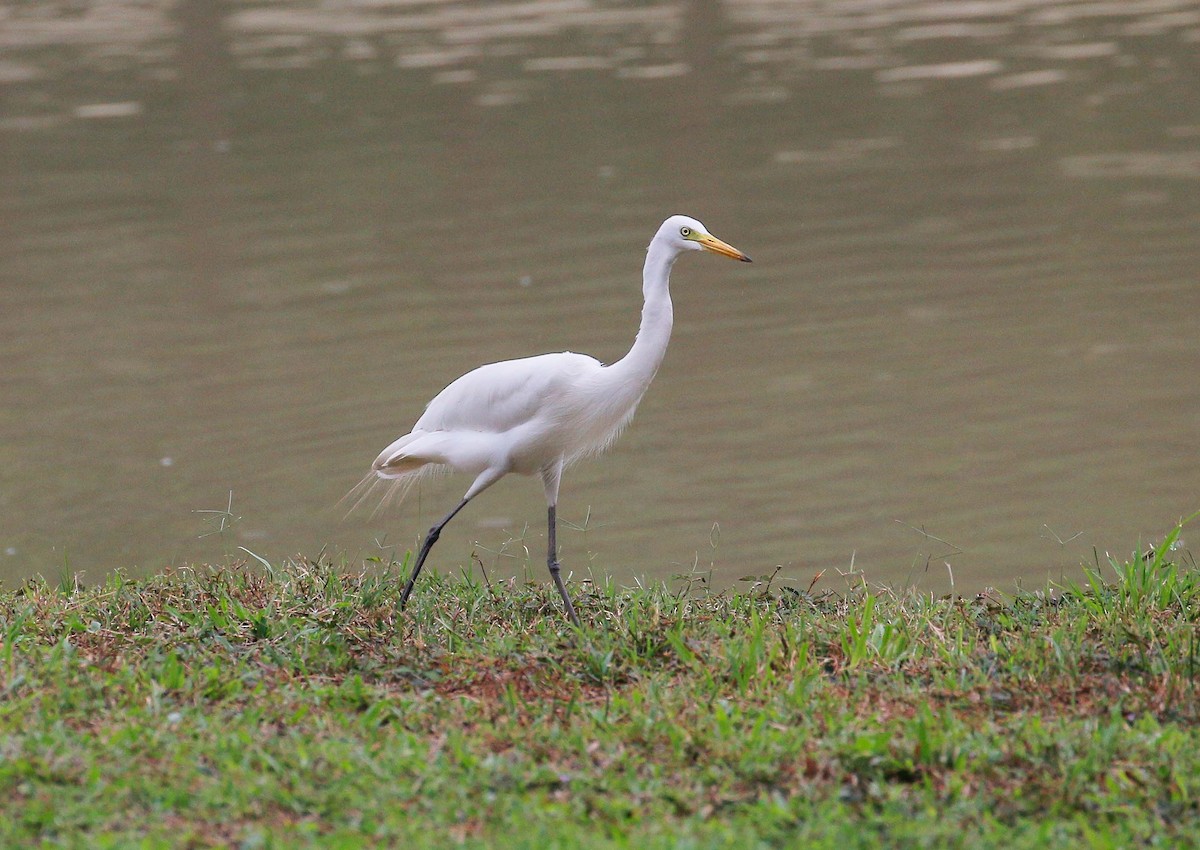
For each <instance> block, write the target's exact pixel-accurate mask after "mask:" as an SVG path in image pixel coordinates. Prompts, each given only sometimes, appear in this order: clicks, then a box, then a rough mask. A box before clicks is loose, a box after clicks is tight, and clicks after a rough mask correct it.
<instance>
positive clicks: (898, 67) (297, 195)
mask: <svg viewBox="0 0 1200 850" xmlns="http://www.w3.org/2000/svg"><path fill="white" fill-rule="evenodd" d="M216 5H217V4H210V3H206V2H201V0H185V2H183V3H179V4H172V3H166V2H159V3H154V2H150V3H144V2H140V3H131V2H95V3H89V4H61V5H58V4H32V5H29V4H26V5H23V6H22V5H19V6H16V7H13V8H12V9H10V10H8V11H7V12H6V13H5V17H4V19H3V21H2V22H0V46H2V50H0V91H2V92H3V100H2V101H0V108H2V110H3V111H2V113H0V181H2V183H0V186H2V193H0V205H2V206H0V217H2V220H0V362H2V363H3V367H2V371H0V577H2V578H3V580H4V581H5V582H6V583H12V582H16V581H19V580H21V579H23V578H24V577H26V576H29V575H32V574H35V573H43V574H46V575H50V576H57V575H59V574H61V573H64V572H70V571H77V570H81V571H83V572H84V574H85V579H87V580H94V579H97V578H99V577H100V576H101V575H102V574H103V573H104V572H105V571H107V570H110V569H113V568H117V567H121V568H125V569H128V570H130V571H149V570H155V569H159V568H162V567H164V566H165V565H168V564H173V563H181V562H190V561H198V560H217V561H223V560H225V559H227V558H230V557H236V556H243V555H244V553H242V552H240V551H239V548H238V547H246V548H247V549H249V550H251V551H253V552H255V553H257V554H259V555H261V556H263V557H266V558H268V559H271V560H276V559H279V558H283V557H286V556H288V555H292V554H296V553H302V554H305V555H309V556H315V555H316V554H317V553H318V552H321V551H324V552H326V553H329V554H332V555H334V556H336V557H346V558H348V559H351V560H356V559H360V558H364V557H373V556H383V557H387V556H390V555H392V554H394V553H397V552H399V553H400V554H402V553H403V551H404V550H405V549H406V548H408V547H410V546H412V545H413V544H414V543H415V542H416V541H417V539H418V535H419V534H420V532H421V531H423V530H424V529H425V528H427V527H428V525H429V524H430V522H431V521H433V520H434V519H436V518H438V517H439V516H440V515H441V514H443V513H444V512H445V510H447V509H448V507H449V506H450V505H452V504H453V503H454V502H455V501H456V500H457V499H458V497H459V496H460V495H461V492H462V491H463V490H464V489H465V488H466V486H467V484H468V483H469V480H468V479H467V478H465V477H453V478H448V479H442V480H438V481H435V482H433V483H432V484H429V485H426V486H424V487H423V489H422V490H421V492H420V493H419V495H414V496H413V497H412V498H410V501H408V502H407V503H405V505H404V506H403V507H401V508H400V509H396V510H392V511H389V512H387V513H384V514H381V515H378V516H375V517H371V516H370V515H369V512H364V513H363V514H362V515H355V516H352V517H351V518H350V519H349V520H343V518H342V514H343V510H342V509H341V508H339V507H338V506H337V502H338V500H339V499H340V498H341V497H342V495H343V494H344V493H345V492H346V491H347V490H348V489H349V488H350V487H351V486H352V485H353V484H354V483H355V482H357V481H358V479H359V478H360V476H361V475H362V474H363V472H364V471H365V470H366V468H367V465H368V464H369V463H370V461H371V459H372V458H373V457H374V456H375V454H376V453H377V452H378V451H379V449H381V448H382V447H383V446H384V445H386V444H387V443H388V442H390V441H391V440H392V439H393V438H394V437H395V436H397V435H399V434H401V433H404V432H405V431H407V430H408V427H409V426H410V425H411V424H412V422H413V421H414V420H415V419H416V418H417V416H418V415H419V414H420V412H421V410H422V408H423V406H424V404H425V402H426V401H427V400H428V399H429V398H431V397H432V396H433V394H435V393H436V392H437V391H438V390H439V389H440V388H441V387H442V386H444V385H445V384H446V383H448V382H449V381H450V380H451V379H453V378H454V377H456V376H458V375H459V374H461V373H462V372H464V371H466V370H467V369H469V368H471V367H473V366H475V365H477V364H479V363H482V362H486V361H491V360H497V359H503V358H507V357H515V356H521V355H525V354H533V353H538V352H542V351H553V350H562V349H567V348H569V349H573V350H578V351H584V352H587V353H590V354H594V355H596V356H598V357H600V358H601V359H604V360H609V361H611V360H613V359H616V358H617V357H619V356H620V355H622V354H623V353H624V351H625V350H626V349H627V348H628V346H629V344H630V343H631V342H632V339H633V334H634V331H635V330H636V327H637V321H638V310H639V309H640V267H641V258H642V252H643V249H644V247H645V244H646V242H647V241H648V240H649V238H650V236H651V235H652V233H653V232H654V230H655V228H656V227H657V225H658V223H659V222H660V221H661V220H662V219H663V218H664V217H666V216H667V215H668V214H670V213H674V212H684V213H688V214H691V215H695V216H697V217H699V218H700V219H702V220H703V221H704V222H705V223H706V224H707V225H708V226H709V227H710V229H712V231H713V232H714V233H716V234H717V235H718V236H721V237H722V238H724V239H726V240H727V241H729V242H731V243H733V244H735V245H737V246H738V247H740V248H742V249H744V250H745V251H747V252H748V253H749V254H751V255H752V256H753V257H754V259H755V263H754V264H753V265H751V266H744V265H740V264H735V263H730V262H728V261H725V260H722V259H720V258H716V257H708V256H705V257H690V256H689V257H686V258H684V259H683V260H681V261H680V263H679V264H678V265H677V266H676V269H675V275H674V281H673V292H674V296H675V306H676V330H675V336H674V339H673V341H672V346H671V350H670V352H669V353H668V355H667V360H666V363H665V365H664V367H663V369H662V371H661V372H660V373H659V376H658V379H657V380H656V382H655V384H654V386H653V387H652V388H651V390H650V392H649V394H648V395H647V397H646V399H645V401H644V402H643V405H642V407H641V409H640V411H639V413H638V417H637V419H636V420H635V422H634V425H633V427H632V428H631V429H630V430H629V432H627V433H626V435H625V436H624V437H623V438H622V439H621V441H620V442H618V444H617V446H616V448H615V450H614V451H613V452H612V453H611V454H610V455H609V456H607V457H606V458H604V459H602V460H600V461H593V462H589V463H586V464H584V465H581V466H580V467H578V468H576V469H575V470H573V471H572V472H570V473H569V474H568V476H567V477H566V479H565V481H564V486H563V492H562V500H561V503H560V508H559V511H560V516H561V517H562V518H563V519H564V520H566V521H568V522H570V523H572V524H573V525H574V526H575V529H573V530H567V529H564V530H563V531H562V533H561V534H560V538H561V542H562V544H563V560H564V563H565V564H566V566H567V567H568V569H574V570H575V571H576V574H577V575H578V574H579V573H580V572H584V573H587V572H588V571H593V572H594V573H595V574H597V575H604V574H611V575H613V576H615V577H616V578H617V579H618V580H620V581H622V582H629V581H632V580H634V579H635V578H638V577H642V576H645V577H649V578H668V577H670V576H671V575H673V574H676V573H679V572H683V571H687V570H689V569H691V568H693V566H694V567H695V568H697V569H700V570H702V571H707V570H708V569H709V568H710V567H711V568H712V569H713V570H714V578H715V580H716V581H717V582H720V583H731V582H734V581H736V580H737V579H739V578H740V577H742V576H745V575H748V574H761V573H765V572H770V571H772V570H773V569H774V568H775V567H776V566H780V567H782V573H781V575H782V576H783V577H784V578H785V579H788V580H791V581H794V582H796V583H798V584H800V585H807V584H808V582H809V580H810V578H811V577H812V576H813V575H814V574H815V573H817V572H818V571H820V570H828V573H827V577H826V579H825V581H826V582H827V584H828V583H830V582H832V584H833V586H843V585H842V580H841V579H840V578H838V577H837V574H836V571H837V570H842V571H846V570H849V569H851V566H852V565H853V567H854V568H855V569H857V570H861V571H864V572H865V573H866V575H867V577H868V578H869V579H871V580H874V581H879V582H891V583H905V582H907V583H917V584H919V585H920V586H922V587H929V588H936V589H945V588H947V587H948V586H949V576H950V570H952V572H953V577H954V580H955V582H956V587H957V588H958V589H959V590H963V591H969V590H973V589H978V588H979V587H981V586H983V585H985V584H995V585H997V586H999V587H1001V588H1012V587H1013V585H1014V583H1015V582H1017V581H1019V580H1023V581H1026V582H1033V583H1038V582H1041V581H1043V580H1045V578H1046V577H1047V576H1049V577H1055V578H1057V577H1058V576H1060V575H1063V574H1064V573H1067V574H1072V573H1073V572H1074V570H1075V569H1076V568H1077V565H1078V564H1079V562H1080V561H1081V560H1083V559H1088V560H1090V558H1091V556H1092V555H1091V553H1092V551H1093V547H1096V548H1098V549H1099V550H1100V551H1101V552H1102V553H1103V552H1104V551H1105V550H1111V551H1113V552H1114V553H1126V552H1128V551H1129V550H1131V549H1132V548H1133V547H1134V546H1135V545H1136V544H1137V543H1138V541H1139V540H1145V541H1149V540H1152V539H1156V538H1158V537H1160V536H1161V535H1162V534H1163V532H1165V531H1166V530H1167V529H1168V528H1169V527H1170V526H1171V525H1172V524H1173V523H1174V522H1175V521H1176V520H1177V519H1178V518H1179V516H1180V515H1182V514H1185V513H1189V512H1191V511H1193V510H1195V509H1197V508H1200V452H1198V451H1197V447H1198V446H1200V335H1198V334H1197V320H1198V318H1200V281H1198V279H1197V277H1198V272H1200V85H1198V84H1197V80H1200V59H1198V57H1200V4H1197V3H1195V2H1191V3H1185V2H1166V1H1165V0H1141V2H1102V3H1070V2H1036V0H1029V2H1011V0H980V2H970V3H947V2H911V0H909V1H908V2H906V1H905V0H892V2H886V0H878V2H870V1H869V0H846V2H765V0H764V2H727V3H718V2H691V3H688V2H684V3H656V2H650V3H620V2H615V3H593V2H586V1H585V0H529V2H522V3H464V2H459V3H452V2H416V3H414V2H411V0H410V1H409V2H399V0H397V2H388V0H372V2H366V0H363V2H352V1H351V0H343V1H342V2H334V3H321V4H316V3H311V4H310V3H300V2H293V3H283V2H261V3H249V2H248V3H239V4H228V5H226V6H224V7H222V8H225V9H228V10H230V11H229V13H228V14H227V15H225V16H224V17H216V16H215V13H214V12H213V11H212V10H213V8H215V7H216ZM231 494H232V495H231ZM226 512H227V514H228V515H226ZM543 521H544V505H543V503H542V499H541V487H540V484H539V483H538V482H536V481H532V480H529V479H523V478H517V477H513V478H509V479H506V480H504V481H503V482H501V483H500V484H499V485H497V486H496V487H494V488H493V489H492V490H491V491H489V492H488V493H487V494H485V495H484V496H482V497H480V499H479V500H478V501H477V502H476V503H474V504H473V505H472V506H471V507H470V508H468V509H467V511H465V512H464V513H463V514H462V515H461V517H460V518H459V519H458V520H456V522H455V523H454V524H452V525H451V526H450V527H449V529H448V530H447V533H446V534H445V535H444V536H443V538H442V543H440V544H439V548H438V549H437V550H435V555H434V562H436V564H437V565H438V566H440V567H442V568H457V567H458V566H459V565H461V564H464V563H466V564H469V563H470V557H471V554H472V552H474V553H475V555H476V556H477V557H478V558H479V559H480V561H481V562H482V563H483V565H484V566H485V567H486V568H488V569H490V570H494V571H496V572H497V573H500V572H512V571H520V570H523V569H525V568H526V567H528V568H529V569H530V574H531V575H532V576H533V577H535V578H537V579H539V580H540V579H542V578H543V573H544V565H543V563H542V559H541V558H542V556H541V553H542V551H543V547H544V533H545V532H544V528H543ZM1186 537H1187V535H1185V538H1186ZM525 547H528V549H529V551H530V552H531V553H532V556H531V557H530V558H527V556H526V549H525ZM947 563H948V564H949V565H950V570H948V569H947V567H946V564H947Z"/></svg>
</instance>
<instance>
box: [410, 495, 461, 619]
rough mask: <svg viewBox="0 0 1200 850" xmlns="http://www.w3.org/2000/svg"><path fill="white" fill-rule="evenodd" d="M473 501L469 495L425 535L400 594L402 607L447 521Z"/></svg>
mask: <svg viewBox="0 0 1200 850" xmlns="http://www.w3.org/2000/svg"><path fill="white" fill-rule="evenodd" d="M469 501H471V497H470V496H467V497H466V498H464V499H463V500H462V501H461V502H459V503H458V505H457V507H455V508H454V510H452V511H450V513H448V514H446V517H445V519H443V520H442V521H441V522H439V523H438V524H437V525H435V526H434V527H433V528H431V529H429V533H428V534H427V535H425V542H424V543H422V544H421V551H420V552H418V553H417V565H416V566H415V567H413V571H412V575H410V576H409V577H408V584H406V585H405V586H404V593H402V594H400V608H401V610H403V609H404V606H405V605H407V604H408V597H409V596H411V595H412V592H413V585H415V584H416V583H417V576H419V575H420V574H421V567H423V566H424V565H425V559H426V558H428V557H429V550H430V549H432V548H433V544H434V543H437V541H438V538H439V537H441V536H442V529H443V528H445V527H446V523H448V522H449V521H450V520H452V519H454V515H455V514H457V513H458V512H459V511H461V510H462V509H463V508H465V507H466V506H467V502H469Z"/></svg>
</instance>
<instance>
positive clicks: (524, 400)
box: [356, 215, 750, 624]
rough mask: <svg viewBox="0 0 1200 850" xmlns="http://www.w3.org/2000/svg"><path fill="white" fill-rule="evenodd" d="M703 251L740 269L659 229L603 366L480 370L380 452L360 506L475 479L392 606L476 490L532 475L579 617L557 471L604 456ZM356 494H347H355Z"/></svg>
mask: <svg viewBox="0 0 1200 850" xmlns="http://www.w3.org/2000/svg"><path fill="white" fill-rule="evenodd" d="M701 249H708V250H710V251H713V252H715V253H718V254H722V255H724V256H727V257H733V258H735V259H738V260H743V261H746V262H749V259H750V258H749V257H747V256H746V255H745V254H743V253H742V252H741V251H739V250H737V249H736V248H734V247H732V246H730V245H727V244H726V243H724V242H722V241H721V240H719V239H717V238H716V237H714V236H712V235H711V234H710V233H709V232H708V230H707V229H706V228H705V227H704V225H703V224H701V223H700V222H699V221H697V220H696V219H694V218H689V217H687V216H682V215H675V216H671V217H670V218H668V219H667V220H666V221H664V222H663V223H662V226H661V227H659V229H658V232H657V233H656V234H655V235H654V238H653V239H652V240H651V242H650V246H649V248H648V249H647V251H646V264H645V267H644V269H643V272H642V294H643V297H644V298H645V303H644V305H643V307H642V322H641V326H640V328H639V329H638V334H637V339H636V340H635V341H634V343H633V347H632V348H631V349H630V350H629V353H628V354H626V355H625V356H624V357H623V358H621V359H620V360H618V361H617V362H616V363H613V364H611V365H609V366H605V365H603V364H602V363H600V361H598V360H596V359H595V358H593V357H588V356H587V355H584V354H573V353H571V352H562V353H559V354H542V355H539V356H537V357H525V358H522V359H520V360H505V361H503V362H500V363H489V364H487V365H486V366H480V367H479V368H477V369H474V370H472V371H470V372H468V373H467V374H465V375H463V376H462V377H461V378H459V379H457V380H456V381H454V382H453V383H451V384H450V385H449V386H448V387H446V388H445V389H444V390H442V391H441V392H440V393H438V394H437V396H436V397H435V398H434V399H433V401H431V402H429V404H428V406H427V407H426V408H425V412H424V413H423V414H422V415H421V418H420V419H418V420H417V423H416V424H415V425H414V426H413V429H412V431H411V432H409V433H408V434H405V435H404V436H403V437H400V438H399V439H398V440H396V441H395V442H393V443H392V444H391V445H389V446H388V447H387V448H386V449H384V450H383V451H382V452H381V453H380V454H379V457H377V458H376V459H375V462H374V463H373V464H372V465H371V473H369V474H368V476H367V477H366V478H365V479H364V480H363V482H362V483H361V484H360V485H359V488H362V491H363V493H362V496H361V497H360V498H359V502H361V501H362V499H363V498H365V497H366V496H367V495H368V494H369V491H370V490H371V489H372V487H373V486H374V485H375V484H376V483H378V482H379V481H381V480H382V481H387V482H390V483H389V485H388V486H389V492H394V491H396V490H398V491H399V492H400V493H401V495H403V493H404V492H406V491H407V489H408V488H409V487H411V486H412V484H413V483H415V482H416V481H417V480H418V479H419V478H420V477H421V476H422V475H425V474H428V473H430V472H434V471H437V470H438V469H445V468H448V469H451V470H453V471H457V472H466V473H470V474H471V475H474V476H475V480H474V481H473V482H472V484H471V486H470V487H468V488H467V491H466V493H465V494H464V495H463V498H462V501H460V502H459V504H458V505H457V506H456V507H455V508H454V510H452V511H451V512H450V513H449V514H448V515H447V516H446V517H445V518H444V519H443V520H442V521H441V522H439V523H438V524H437V525H435V526H434V527H433V528H431V529H430V531H429V534H428V536H427V537H426V538H425V542H424V543H423V544H422V546H421V550H420V553H419V554H418V556H417V561H416V564H415V566H414V567H413V572H412V575H411V576H410V577H409V581H408V584H407V586H406V587H405V589H404V594H403V595H402V597H401V605H402V606H403V605H404V604H405V603H406V602H407V601H408V597H409V595H410V594H411V593H412V588H413V585H414V584H415V583H416V579H417V575H418V574H419V573H420V571H421V567H422V565H423V564H424V562H425V558H426V557H427V556H428V555H429V550H430V549H431V548H432V547H433V544H434V543H435V542H436V541H437V539H438V536H439V535H440V534H441V530H442V528H443V527H444V526H445V525H446V523H448V522H449V521H450V520H451V519H452V518H453V517H454V515H455V514H457V513H458V512H459V511H460V510H462V508H463V507H464V506H465V505H466V504H467V502H468V501H470V500H471V499H473V498H474V497H475V496H477V495H479V494H480V493H481V492H483V490H485V489H487V487H489V486H490V485H492V484H494V483H495V482H496V481H498V480H499V479H500V478H502V477H503V476H505V475H506V474H508V473H510V472H516V473H520V474H522V475H538V476H539V477H541V479H542V483H543V486H544V487H545V491H546V504H547V506H548V509H549V510H548V519H549V554H548V557H547V565H548V566H549V568H550V574H551V577H552V578H553V579H554V582H555V584H556V585H557V587H558V590H559V593H560V594H561V595H562V599H563V605H564V607H565V609H566V613H567V615H568V616H569V617H570V618H571V621H572V622H574V623H575V624H578V622H579V620H578V617H577V616H576V615H575V609H574V607H573V606H572V604H571V599H570V597H569V596H568V595H567V591H566V587H565V586H564V585H563V583H562V579H561V577H560V576H559V565H558V557H557V551H556V546H555V531H556V522H555V508H556V505H557V503H558V488H559V481H560V479H561V476H562V470H563V468H564V467H565V466H567V465H569V464H571V463H573V462H574V461H576V460H579V459H580V458H583V457H586V456H587V455H591V454H595V453H598V452H601V451H603V450H604V449H606V448H607V447H608V446H609V445H611V443H612V442H613V440H615V439H616V438H617V436H618V435H619V434H620V433H621V430H622V429H623V428H624V427H625V426H626V425H628V424H629V421H630V420H631V419H632V418H633V414H634V411H635V410H636V409H637V405H638V402H639V401H641V399H642V396H643V395H644V394H645V392H646V388H647V387H649V386H650V381H651V380H653V378H654V374H655V373H656V372H657V371H658V367H659V365H660V364H661V363H662V359H663V356H664V355H665V354H666V351H667V343H668V342H669V340H670V338H671V324H672V313H671V295H670V289H669V285H670V275H671V267H672V266H673V265H674V263H675V260H676V259H677V258H678V257H679V255H680V254H682V253H683V252H684V251H688V250H701ZM359 488H356V490H358V489H359Z"/></svg>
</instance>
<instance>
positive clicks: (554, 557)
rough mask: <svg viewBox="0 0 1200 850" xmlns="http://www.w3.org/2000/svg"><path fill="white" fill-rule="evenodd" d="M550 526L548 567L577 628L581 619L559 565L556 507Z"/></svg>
mask: <svg viewBox="0 0 1200 850" xmlns="http://www.w3.org/2000/svg"><path fill="white" fill-rule="evenodd" d="M548 513H549V525H550V532H549V537H550V554H549V555H548V556H547V557H546V566H548V567H549V568H550V578H552V579H554V584H555V585H556V586H557V587H558V592H559V594H560V595H561V596H562V600H563V608H565V609H566V611H567V617H569V618H570V620H571V622H572V623H574V624H575V625H576V626H578V625H579V617H578V616H576V614H575V606H574V605H572V604H571V597H570V596H567V588H566V585H564V584H563V580H562V576H560V575H559V574H558V573H559V570H560V569H561V567H559V565H558V542H557V540H555V534H556V531H557V528H558V520H557V518H556V516H555V510H554V505H551V506H550V510H549V512H548Z"/></svg>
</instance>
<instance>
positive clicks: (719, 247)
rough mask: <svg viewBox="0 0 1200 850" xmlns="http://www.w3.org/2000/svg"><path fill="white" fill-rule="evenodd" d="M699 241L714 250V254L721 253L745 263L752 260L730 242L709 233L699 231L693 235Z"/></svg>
mask: <svg viewBox="0 0 1200 850" xmlns="http://www.w3.org/2000/svg"><path fill="white" fill-rule="evenodd" d="M692 238H693V239H695V240H696V241H697V242H699V243H700V244H701V245H702V246H703V247H705V248H707V249H708V250H709V251H712V252H713V253H714V254H720V255H721V256H722V257H731V258H733V259H735V260H741V261H742V262H743V263H748V262H750V258H749V257H747V256H746V255H745V254H743V253H742V252H741V251H739V250H738V249H737V248H734V247H733V246H732V245H730V244H729V243H728V242H722V241H721V240H720V239H718V238H717V237H715V236H713V235H712V234H709V233H703V234H702V233H697V234H696V235H695V236H693V237H692Z"/></svg>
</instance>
